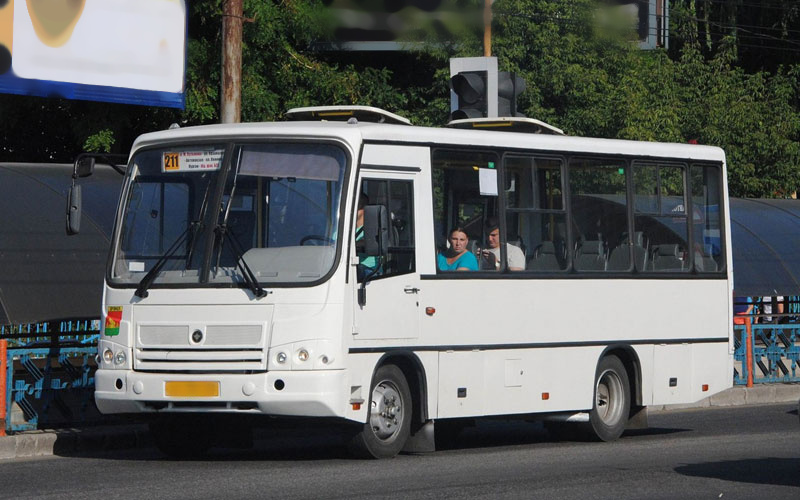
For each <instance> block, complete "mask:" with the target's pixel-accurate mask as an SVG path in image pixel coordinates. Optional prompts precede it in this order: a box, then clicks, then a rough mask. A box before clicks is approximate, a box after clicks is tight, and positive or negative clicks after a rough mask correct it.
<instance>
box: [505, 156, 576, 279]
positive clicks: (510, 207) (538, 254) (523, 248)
mask: <svg viewBox="0 0 800 500" xmlns="http://www.w3.org/2000/svg"><path fill="white" fill-rule="evenodd" d="M504 167H505V174H504V191H505V195H506V241H507V243H506V258H507V259H508V269H509V270H517V269H518V268H519V267H520V266H519V265H516V264H515V262H514V260H515V258H514V255H515V254H518V255H521V256H522V258H523V259H524V261H523V262H524V265H522V266H521V267H522V269H525V270H528V271H563V270H565V269H566V268H567V252H566V249H567V233H566V212H565V210H564V188H563V175H562V171H563V162H562V161H561V160H559V159H551V158H535V157H531V156H514V155H507V156H506V157H505V160H504Z"/></svg>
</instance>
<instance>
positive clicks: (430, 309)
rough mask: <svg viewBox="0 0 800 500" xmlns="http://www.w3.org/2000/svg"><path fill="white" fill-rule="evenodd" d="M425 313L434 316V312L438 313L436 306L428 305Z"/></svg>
mask: <svg viewBox="0 0 800 500" xmlns="http://www.w3.org/2000/svg"><path fill="white" fill-rule="evenodd" d="M425 314H427V315H428V316H433V315H434V314H436V308H435V307H426V308H425Z"/></svg>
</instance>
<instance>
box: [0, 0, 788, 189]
mask: <svg viewBox="0 0 800 500" xmlns="http://www.w3.org/2000/svg"><path fill="white" fill-rule="evenodd" d="M451 2H455V3H456V4H457V6H458V8H459V9H463V10H464V11H465V12H466V11H469V12H474V11H475V9H476V8H480V6H481V5H482V2H483V0H451ZM605 3H608V2H605V1H601V0H495V2H494V5H493V12H494V18H493V53H494V55H496V56H497V57H498V59H499V65H500V68H501V69H502V70H508V71H516V72H518V73H519V74H520V75H521V76H523V77H524V78H525V80H526V82H527V90H526V91H525V93H523V94H522V96H521V101H520V106H519V107H520V110H521V111H522V112H523V113H525V114H526V115H527V116H530V117H535V118H538V119H541V120H544V121H547V122H550V123H552V124H554V125H556V126H558V127H560V128H562V129H564V130H565V131H566V132H567V133H568V134H571V135H586V136H594V137H607V138H618V139H634V140H648V141H668V142H678V143H686V142H689V141H697V142H698V143H701V144H710V145H715V146H720V147H722V148H723V149H725V151H726V153H727V155H728V161H729V184H730V191H731V194H732V195H733V196H785V195H787V194H790V193H793V192H795V191H797V190H798V188H799V187H800V147H799V146H798V136H799V135H800V114H798V105H799V104H800V99H798V96H799V95H800V94H799V93H798V92H799V91H800V89H799V88H798V85H800V84H798V76H800V68H799V67H798V66H795V65H794V58H795V57H796V54H797V51H798V50H800V41H798V39H799V38H800V37H798V36H797V35H798V34H800V19H799V17H800V6H798V5H797V4H796V2H782V1H781V0H764V2H761V4H756V3H754V2H752V1H749V2H748V1H742V0H731V1H729V2H728V1H726V2H720V1H718V0H672V1H671V34H672V37H671V39H670V49H669V51H666V50H655V51H642V50H639V49H638V47H637V45H636V44H635V43H634V42H633V41H632V37H633V30H632V27H631V26H630V25H627V24H619V23H614V22H611V20H610V19H611V18H609V17H608V16H607V15H605V14H603V15H600V14H599V12H601V11H599V10H598V5H600V4H605ZM612 3H613V2H612ZM188 4H189V7H190V11H189V31H188V33H189V40H188V56H187V71H186V109H185V110H182V111H178V110H172V109H159V108H149V107H142V106H130V105H117V104H115V105H110V104H106V103H92V102H81V101H67V100H61V99H43V98H33V97H23V96H13V95H0V110H2V116H3V120H2V122H1V123H0V160H4V161H53V160H56V161H70V160H71V159H72V158H74V156H75V154H76V153H78V152H79V151H81V150H82V149H84V148H86V149H92V150H98V151H111V152H120V153H124V152H127V151H128V150H129V148H130V146H131V143H132V142H133V140H134V139H135V137H136V136H137V135H139V134H140V133H143V132H147V131H150V130H156V129H164V128H166V127H168V126H169V125H170V124H171V123H173V122H178V123H180V124H181V125H182V126H187V125H198V124H206V123H214V122H216V121H218V120H219V108H220V104H219V101H220V77H221V75H220V62H221V61H220V54H221V44H222V37H221V28H222V0H197V1H192V2H188ZM759 5H760V7H759ZM244 16H245V17H246V18H247V20H246V22H245V23H244V45H243V51H242V59H243V74H242V120H243V121H268V120H279V119H281V118H282V113H283V112H284V111H285V110H287V109H289V108H292V107H297V106H310V105H322V104H363V105H370V106H377V107H383V108H386V109H388V110H390V111H395V112H399V113H400V114H402V115H404V116H407V117H409V118H411V119H412V121H414V122H415V123H418V124H422V125H435V126H438V125H442V124H443V123H445V122H446V121H447V117H448V111H449V88H448V82H449V71H448V58H449V57H454V56H455V57H464V56H480V55H482V52H483V48H482V33H481V32H480V27H479V26H477V25H476V24H473V23H464V24H463V26H459V25H458V24H455V25H451V26H449V27H448V29H447V30H446V31H445V30H433V31H431V32H430V33H426V34H425V35H426V37H427V38H426V40H427V42H428V44H427V45H425V46H424V47H425V48H424V49H422V50H413V51H404V52H394V53H357V52H356V53H348V52H337V51H324V50H319V48H318V45H317V44H315V42H317V41H319V40H325V39H327V38H329V37H330V36H331V31H330V26H329V24H328V23H327V22H326V16H325V7H324V5H323V1H322V0H282V1H276V0H272V1H269V0H267V1H264V0H245V2H244ZM434 26H435V23H434Z"/></svg>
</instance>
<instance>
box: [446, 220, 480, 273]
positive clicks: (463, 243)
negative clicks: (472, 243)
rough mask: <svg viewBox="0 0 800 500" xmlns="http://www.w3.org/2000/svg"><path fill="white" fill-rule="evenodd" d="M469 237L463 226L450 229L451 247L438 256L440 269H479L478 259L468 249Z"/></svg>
mask: <svg viewBox="0 0 800 500" xmlns="http://www.w3.org/2000/svg"><path fill="white" fill-rule="evenodd" d="M467 243H469V238H468V237H467V233H466V232H465V231H464V229H463V228H461V227H457V228H455V229H453V230H452V231H450V248H449V249H448V250H447V251H446V252H444V253H440V254H439V255H437V256H436V264H437V266H439V270H440V271H477V270H478V259H476V258H475V256H474V255H473V254H472V252H468V251H467Z"/></svg>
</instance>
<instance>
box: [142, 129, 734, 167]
mask: <svg viewBox="0 0 800 500" xmlns="http://www.w3.org/2000/svg"><path fill="white" fill-rule="evenodd" d="M204 137H208V138H210V139H212V140H213V139H221V140H226V139H230V138H244V139H257V138H261V137H287V138H289V137H292V138H300V137H319V138H323V137H327V138H338V139H341V140H344V141H345V142H348V143H349V144H351V146H352V147H353V148H354V150H356V149H357V148H358V147H359V145H360V143H361V142H362V141H365V142H379V143H381V142H382V143H393V144H403V143H406V144H422V145H431V146H433V145H443V146H444V145H460V146H474V147H486V148H495V147H499V148H511V149H527V150H540V151H544V152H572V153H587V154H588V153H592V154H608V155H625V156H638V157H653V158H681V159H687V160H700V161H715V162H722V161H725V153H724V151H723V150H722V149H720V148H718V147H715V146H699V145H695V144H677V143H661V142H645V141H629V140H621V139H598V138H587V137H574V136H561V135H546V134H521V133H514V132H500V131H487V130H462V129H452V128H434V127H421V126H413V125H412V126H409V125H392V124H386V123H368V122H358V123H346V122H333V121H330V122H329V121H290V122H263V123H236V124H221V125H202V126H196V127H185V128H177V129H171V130H163V131H159V132H151V133H148V134H144V135H142V136H140V137H139V138H138V139H137V140H136V142H135V143H134V145H133V150H134V151H135V150H136V149H138V148H140V147H145V146H153V145H155V144H158V143H162V142H178V141H195V140H198V139H201V138H204Z"/></svg>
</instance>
